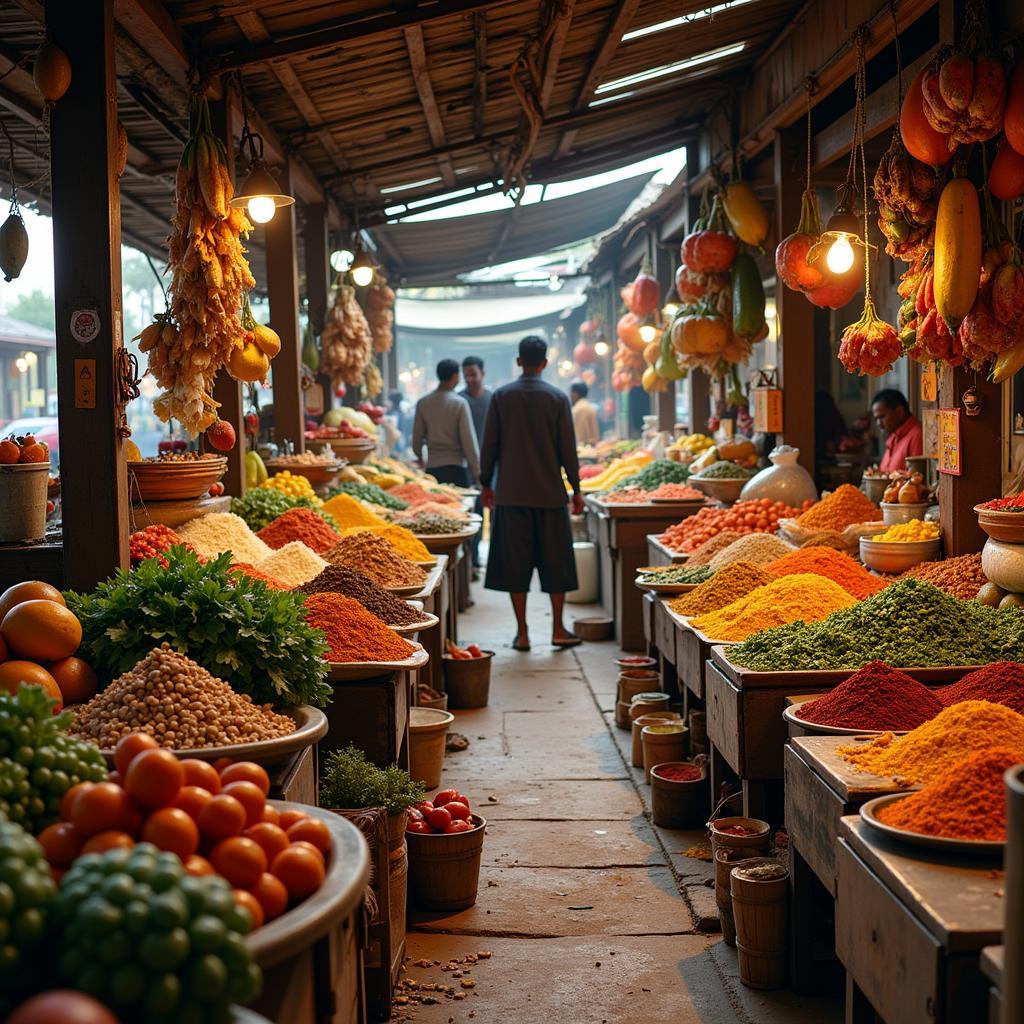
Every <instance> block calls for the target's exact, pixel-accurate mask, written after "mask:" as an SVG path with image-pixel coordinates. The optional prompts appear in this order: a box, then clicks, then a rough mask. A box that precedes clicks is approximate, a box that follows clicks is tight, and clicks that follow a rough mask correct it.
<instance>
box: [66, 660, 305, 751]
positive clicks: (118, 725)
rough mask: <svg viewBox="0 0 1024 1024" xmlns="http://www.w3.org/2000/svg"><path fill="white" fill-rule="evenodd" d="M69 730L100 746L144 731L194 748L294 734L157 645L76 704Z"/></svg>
mask: <svg viewBox="0 0 1024 1024" xmlns="http://www.w3.org/2000/svg"><path fill="white" fill-rule="evenodd" d="M71 732H72V733H73V734H75V735H77V736H81V737H82V738H83V739H86V740H89V741H90V742H92V743H95V744H96V745H97V746H98V747H99V748H100V749H101V750H112V749H113V748H114V747H115V746H116V745H117V741H118V740H119V739H121V737H122V736H127V735H128V733H130V732H146V733H149V734H150V735H151V736H153V737H154V738H155V739H156V741H157V742H158V743H159V744H160V745H161V746H162V747H170V748H172V749H174V750H197V749H200V748H202V747H221V746H235V745H236V744H239V743H256V742H259V741H261V740H273V739H278V738H279V737H281V736H288V735H290V734H291V733H293V732H295V722H294V721H293V720H292V719H291V718H289V717H288V716H287V715H280V714H278V713H277V712H276V711H274V710H273V709H272V708H271V706H270V705H269V704H264V705H259V704H254V703H253V702H252V700H251V699H250V698H249V697H248V696H247V695H246V694H243V693H236V692H235V691H234V690H232V689H231V687H230V686H229V685H228V684H227V683H225V682H224V680H222V679H218V678H217V677H216V676H212V675H210V673H209V672H207V671H206V669H205V668H203V667H202V666H201V665H197V664H196V663H195V662H194V661H192V659H191V658H187V657H186V656H185V655H184V654H179V653H178V652H177V651H174V650H172V649H171V647H170V645H168V644H161V645H160V646H159V647H157V648H155V649H154V650H152V651H151V652H150V653H149V654H147V655H146V657H145V658H143V659H142V661H140V662H139V663H138V664H137V665H136V666H135V667H134V668H133V669H130V670H129V671H128V672H125V673H124V674H123V675H121V676H119V677H118V678H117V679H115V680H114V681H113V682H112V683H111V684H110V685H109V686H107V687H106V689H104V690H101V691H100V692H99V693H98V694H97V695H96V696H95V697H93V698H92V700H90V701H89V702H88V703H87V704H83V705H82V706H81V707H80V708H78V709H77V710H76V712H75V721H74V724H73V725H72V727H71Z"/></svg>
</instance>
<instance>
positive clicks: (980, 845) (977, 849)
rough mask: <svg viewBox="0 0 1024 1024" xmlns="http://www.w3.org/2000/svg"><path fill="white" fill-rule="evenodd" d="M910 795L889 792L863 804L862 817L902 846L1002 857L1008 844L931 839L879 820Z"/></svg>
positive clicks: (944, 837)
mask: <svg viewBox="0 0 1024 1024" xmlns="http://www.w3.org/2000/svg"><path fill="white" fill-rule="evenodd" d="M910 795H911V794H910V793H890V794H888V795H886V796H876V797H875V798H874V800H869V801H868V802H867V803H866V804H861V807H860V816H861V817H862V818H863V819H864V820H865V821H866V822H867V823H868V824H869V825H870V826H871V827H872V828H874V829H877V830H878V831H879V832H884V833H885V834H886V835H887V836H892V838H893V839H897V840H898V841H899V842H901V843H909V844H911V845H912V846H923V847H924V848H925V849H928V850H933V851H935V852H937V853H960V854H963V853H967V854H973V855H974V856H976V857H1002V855H1003V850H1004V849H1005V847H1006V843H1005V841H1003V842H1000V841H998V840H982V839H950V838H948V837H946V836H930V835H926V834H925V833H924V832H909V831H907V830H906V829H903V828H897V827H896V826H895V825H887V824H886V823H885V822H884V821H882V820H881V819H880V818H879V817H878V812H879V811H880V810H881V809H882V808H883V807H887V806H888V805H889V804H891V803H895V802H896V801H897V800H906V798H907V797H908V796H910Z"/></svg>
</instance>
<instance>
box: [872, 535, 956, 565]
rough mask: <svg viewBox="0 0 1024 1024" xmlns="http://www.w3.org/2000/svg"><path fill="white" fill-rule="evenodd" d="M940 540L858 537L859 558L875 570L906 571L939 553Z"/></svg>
mask: <svg viewBox="0 0 1024 1024" xmlns="http://www.w3.org/2000/svg"><path fill="white" fill-rule="evenodd" d="M940 544H941V540H940V539H939V538H938V537H936V538H935V539H934V540H914V541H903V542H900V541H878V540H871V539H869V538H868V537H861V539H860V560H861V561H862V562H863V563H864V564H865V565H866V566H867V567H868V568H869V569H874V570H875V571H876V572H889V573H895V572H906V571H907V570H908V569H910V568H911V567H912V566H915V565H917V564H918V563H919V562H928V561H931V560H932V559H933V558H935V557H936V556H937V555H938V553H939V545H940Z"/></svg>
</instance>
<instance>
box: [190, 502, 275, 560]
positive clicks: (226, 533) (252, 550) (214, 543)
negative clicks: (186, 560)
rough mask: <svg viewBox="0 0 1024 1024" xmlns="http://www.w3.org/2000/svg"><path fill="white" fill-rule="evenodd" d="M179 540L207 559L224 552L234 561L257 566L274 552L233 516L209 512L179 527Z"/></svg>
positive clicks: (242, 520) (240, 520) (239, 518)
mask: <svg viewBox="0 0 1024 1024" xmlns="http://www.w3.org/2000/svg"><path fill="white" fill-rule="evenodd" d="M178 536H179V537H181V539H182V540H183V541H185V543H186V544H190V545H191V546H192V547H193V548H195V550H196V551H197V552H199V554H200V555H202V556H203V558H216V557H217V555H219V554H220V553H221V552H222V551H230V552H231V554H232V556H233V558H232V561H235V562H250V563H252V564H253V565H255V564H256V563H257V562H258V561H259V560H260V559H261V558H266V557H267V555H269V554H270V551H271V549H270V548H269V547H268V546H267V545H266V544H265V543H264V542H263V541H262V540H260V539H259V537H257V536H256V534H255V533H253V532H252V530H250V529H249V527H248V525H247V523H246V522H245V520H244V519H242V518H241V517H240V516H236V515H235V514H234V513H233V512H207V513H206V515H205V516H199V518H198V519H192V520H190V521H189V522H187V523H186V524H185V525H184V526H182V527H179V529H178Z"/></svg>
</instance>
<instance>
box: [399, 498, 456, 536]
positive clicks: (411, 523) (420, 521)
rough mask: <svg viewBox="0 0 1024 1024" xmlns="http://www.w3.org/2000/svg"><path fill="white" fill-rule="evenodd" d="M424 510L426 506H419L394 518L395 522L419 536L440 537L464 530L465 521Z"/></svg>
mask: <svg viewBox="0 0 1024 1024" xmlns="http://www.w3.org/2000/svg"><path fill="white" fill-rule="evenodd" d="M426 508H427V506H426V505H420V506H418V507H417V508H415V509H411V510H410V511H408V512H404V513H402V514H401V515H400V516H396V517H395V522H396V523H397V524H398V525H399V526H404V527H405V529H407V530H409V531H410V532H412V533H414V534H421V535H428V534H437V535H439V536H440V535H442V534H447V533H461V532H462V531H464V530H465V529H466V522H465V520H462V519H458V518H456V517H455V516H453V515H439V514H438V513H437V512H428V511H426Z"/></svg>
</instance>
